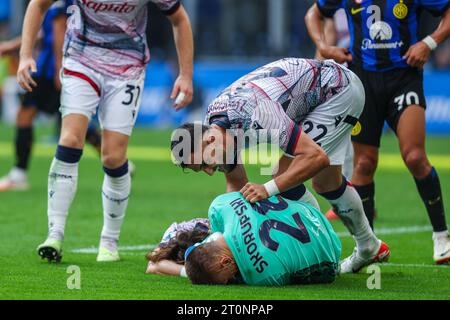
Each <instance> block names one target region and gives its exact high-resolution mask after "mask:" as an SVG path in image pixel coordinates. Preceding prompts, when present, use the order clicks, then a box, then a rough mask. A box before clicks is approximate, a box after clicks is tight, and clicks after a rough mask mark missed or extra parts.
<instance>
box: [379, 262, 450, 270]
mask: <svg viewBox="0 0 450 320" xmlns="http://www.w3.org/2000/svg"><path fill="white" fill-rule="evenodd" d="M379 266H380V267H397V268H435V269H439V268H441V269H445V268H447V270H450V265H445V264H443V265H440V266H438V265H436V264H418V263H382V264H380V265H379Z"/></svg>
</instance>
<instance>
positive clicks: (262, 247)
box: [208, 192, 341, 286]
mask: <svg viewBox="0 0 450 320" xmlns="http://www.w3.org/2000/svg"><path fill="white" fill-rule="evenodd" d="M208 215H209V219H210V223H211V230H212V232H222V233H223V236H224V238H225V241H226V242H227V244H228V246H229V247H230V249H231V252H232V253H233V256H234V258H235V260H236V263H237V266H238V268H239V271H240V275H241V277H242V279H243V281H244V282H245V283H247V284H250V285H268V286H269V285H270V286H273V285H286V284H306V283H327V282H332V281H334V279H335V276H336V274H337V271H338V265H339V258H340V255H341V242H340V240H339V238H338V236H337V235H336V233H335V232H334V230H333V228H332V227H331V225H330V223H329V222H328V221H327V220H326V218H325V217H324V216H323V215H322V214H321V213H320V212H319V211H318V210H317V209H315V208H314V207H312V206H310V205H308V204H306V203H302V202H298V201H291V200H287V199H284V198H282V197H279V196H278V197H271V198H269V199H268V200H264V201H259V202H258V203H257V204H254V205H251V204H250V203H248V202H247V201H246V200H245V198H244V197H243V196H242V194H241V193H239V192H233V193H228V194H224V195H221V196H219V197H217V198H216V199H215V200H214V202H213V203H212V204H211V207H210V209H209V213H208Z"/></svg>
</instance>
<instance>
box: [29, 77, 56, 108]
mask: <svg viewBox="0 0 450 320" xmlns="http://www.w3.org/2000/svg"><path fill="white" fill-rule="evenodd" d="M34 81H36V83H37V87H36V88H33V91H32V92H27V93H25V94H24V95H22V105H23V106H24V107H25V108H31V107H35V108H37V109H38V110H39V111H42V112H45V113H48V114H55V113H56V112H57V111H58V110H59V106H60V95H61V92H60V91H59V90H57V89H56V87H55V82H54V80H53V79H52V80H50V79H46V78H35V79H34Z"/></svg>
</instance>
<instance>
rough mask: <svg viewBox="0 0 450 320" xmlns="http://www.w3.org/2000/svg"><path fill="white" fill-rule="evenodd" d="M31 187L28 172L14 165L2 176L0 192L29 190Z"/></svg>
mask: <svg viewBox="0 0 450 320" xmlns="http://www.w3.org/2000/svg"><path fill="white" fill-rule="evenodd" d="M29 188H30V186H29V184H28V178H27V173H26V171H25V170H23V169H19V168H16V167H14V168H12V169H11V171H9V173H8V174H7V175H6V176H4V177H2V178H0V192H6V191H27V190H28V189H29Z"/></svg>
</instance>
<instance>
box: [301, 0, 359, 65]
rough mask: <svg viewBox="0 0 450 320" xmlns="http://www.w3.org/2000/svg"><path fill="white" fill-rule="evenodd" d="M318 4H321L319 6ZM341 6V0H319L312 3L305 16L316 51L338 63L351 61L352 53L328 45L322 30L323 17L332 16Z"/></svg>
mask: <svg viewBox="0 0 450 320" xmlns="http://www.w3.org/2000/svg"><path fill="white" fill-rule="evenodd" d="M319 6H322V7H321V8H319ZM340 7H341V0H319V1H318V3H315V4H313V5H312V7H311V8H310V9H309V10H308V12H307V14H306V16H305V23H306V27H307V28H308V33H309V36H310V37H311V39H312V41H313V42H314V44H315V45H316V48H317V51H318V53H319V54H320V56H322V57H323V58H325V59H334V60H335V61H336V62H338V63H344V62H351V61H352V55H351V54H350V52H349V51H348V50H347V49H345V48H339V47H336V46H332V45H329V44H328V43H327V41H326V37H325V32H324V20H325V18H332V17H333V14H334V13H335V12H336V11H337V9H339V8H340Z"/></svg>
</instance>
